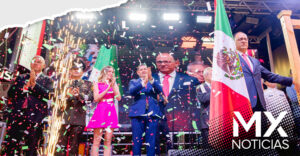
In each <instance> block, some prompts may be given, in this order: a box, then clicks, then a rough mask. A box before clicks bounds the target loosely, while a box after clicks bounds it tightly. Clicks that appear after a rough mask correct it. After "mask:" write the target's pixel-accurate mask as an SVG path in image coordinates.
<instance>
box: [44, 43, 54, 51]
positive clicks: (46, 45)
mask: <svg viewBox="0 0 300 156" xmlns="http://www.w3.org/2000/svg"><path fill="white" fill-rule="evenodd" d="M43 46H44V47H45V48H47V49H48V50H51V49H52V48H53V47H54V46H51V45H49V44H43Z"/></svg>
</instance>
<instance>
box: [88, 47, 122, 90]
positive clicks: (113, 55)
mask: <svg viewBox="0 0 300 156" xmlns="http://www.w3.org/2000/svg"><path fill="white" fill-rule="evenodd" d="M105 66H112V67H113V68H114V69H115V77H116V82H117V83H118V85H119V89H120V94H121V95H123V89H122V85H121V79H120V73H119V67H118V59H117V47H116V46H114V45H112V46H111V47H110V48H109V49H107V48H106V47H105V46H104V45H102V46H101V48H100V50H99V53H98V56H97V59H96V62H95V65H94V67H93V70H92V72H91V75H90V77H89V81H91V82H95V81H98V78H99V75H100V71H101V69H102V68H103V67H105Z"/></svg>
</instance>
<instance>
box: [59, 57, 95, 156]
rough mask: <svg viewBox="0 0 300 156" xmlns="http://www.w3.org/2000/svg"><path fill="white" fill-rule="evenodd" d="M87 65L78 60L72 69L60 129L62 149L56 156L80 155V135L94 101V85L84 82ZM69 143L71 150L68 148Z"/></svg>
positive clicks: (60, 145)
mask: <svg viewBox="0 0 300 156" xmlns="http://www.w3.org/2000/svg"><path fill="white" fill-rule="evenodd" d="M85 67H86V66H85V63H84V62H83V61H82V60H81V59H80V58H76V59H75V60H74V61H73V65H72V68H71V69H70V81H69V82H68V84H66V85H68V93H67V98H68V99H67V105H66V108H65V110H64V121H63V125H62V127H61V129H60V135H59V139H58V143H57V145H58V146H59V147H60V148H58V149H57V150H56V151H57V153H56V154H55V155H66V153H67V150H68V151H69V155H78V147H79V140H80V135H81V134H82V132H83V130H84V127H85V125H86V120H85V119H86V104H87V102H92V101H93V90H92V86H93V85H92V83H91V82H89V81H85V80H82V79H81V78H82V76H83V72H84V70H85ZM68 142H69V148H67V145H68Z"/></svg>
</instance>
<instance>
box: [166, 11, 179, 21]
mask: <svg viewBox="0 0 300 156" xmlns="http://www.w3.org/2000/svg"><path fill="white" fill-rule="evenodd" d="M179 18H180V16H179V14H178V13H164V14H163V19H164V20H166V21H178V20H179Z"/></svg>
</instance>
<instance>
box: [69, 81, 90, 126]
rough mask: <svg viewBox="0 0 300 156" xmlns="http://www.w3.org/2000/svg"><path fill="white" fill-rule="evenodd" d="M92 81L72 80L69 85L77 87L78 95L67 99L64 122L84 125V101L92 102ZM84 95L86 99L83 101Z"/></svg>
mask: <svg viewBox="0 0 300 156" xmlns="http://www.w3.org/2000/svg"><path fill="white" fill-rule="evenodd" d="M92 86H93V84H92V82H89V81H85V80H79V81H78V82H75V81H73V82H72V83H71V84H70V86H69V87H79V95H78V96H77V97H75V96H72V97H69V98H68V99H67V106H66V109H65V115H64V121H65V124H70V125H80V126H85V125H86V122H85V120H86V119H85V118H86V101H91V102H93V99H94V98H93V90H92V88H93V87H92ZM85 95H87V100H86V101H85Z"/></svg>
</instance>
